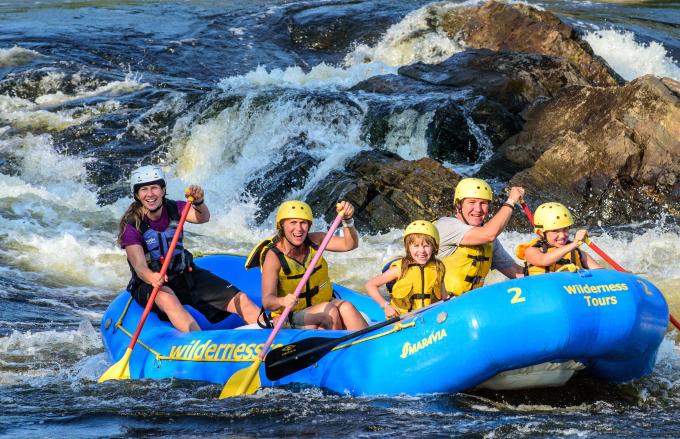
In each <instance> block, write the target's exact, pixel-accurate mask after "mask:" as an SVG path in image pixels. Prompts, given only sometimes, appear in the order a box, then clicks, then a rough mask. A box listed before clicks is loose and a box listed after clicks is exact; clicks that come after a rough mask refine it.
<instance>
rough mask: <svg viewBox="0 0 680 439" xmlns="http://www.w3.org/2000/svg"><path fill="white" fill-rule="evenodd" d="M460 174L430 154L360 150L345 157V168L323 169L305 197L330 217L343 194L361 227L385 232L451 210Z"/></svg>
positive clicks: (368, 230)
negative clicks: (327, 171) (413, 156)
mask: <svg viewBox="0 0 680 439" xmlns="http://www.w3.org/2000/svg"><path fill="white" fill-rule="evenodd" d="M460 178H461V177H460V176H459V175H458V174H456V173H455V172H453V171H451V170H450V169H448V168H445V167H444V166H442V165H441V163H439V162H437V161H436V160H432V159H430V158H423V159H420V160H414V161H408V160H402V159H401V158H399V156H398V155H396V154H392V153H389V152H384V151H364V152H362V153H360V154H358V155H357V156H355V157H354V158H352V159H351V160H350V161H349V163H347V166H346V170H345V171H342V172H338V171H336V172H333V173H331V174H329V175H328V177H327V178H326V179H324V180H323V181H322V182H321V183H320V184H319V185H318V186H317V187H316V189H315V190H314V192H313V193H312V194H310V195H309V196H308V197H307V201H308V202H309V203H310V205H311V206H312V209H314V211H315V212H324V214H325V216H326V219H328V220H332V218H333V217H334V216H335V203H336V202H337V201H338V200H341V199H345V200H348V201H350V202H351V203H352V204H353V205H354V206H355V208H356V213H355V219H356V222H357V227H358V228H359V229H360V230H361V231H364V232H371V233H375V232H386V231H388V230H390V229H392V228H398V229H400V228H403V227H405V226H406V224H408V223H409V222H411V221H414V220H416V219H428V220H430V219H434V218H437V217H439V216H443V215H452V214H453V192H454V190H455V188H456V184H457V183H458V181H459V180H460Z"/></svg>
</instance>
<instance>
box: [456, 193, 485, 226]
mask: <svg viewBox="0 0 680 439" xmlns="http://www.w3.org/2000/svg"><path fill="white" fill-rule="evenodd" d="M488 213H489V201H488V200H482V199H481V198H465V199H463V201H462V202H461V206H460V210H459V211H458V215H459V216H461V218H459V219H465V220H466V221H467V223H468V224H470V225H471V226H481V225H482V224H484V220H485V219H486V215H487V214H488Z"/></svg>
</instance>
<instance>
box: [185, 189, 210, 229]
mask: <svg viewBox="0 0 680 439" xmlns="http://www.w3.org/2000/svg"><path fill="white" fill-rule="evenodd" d="M185 196H186V197H187V198H189V197H192V198H193V200H194V201H193V202H192V206H191V209H190V210H189V213H188V214H187V221H189V222H190V223H194V224H203V223H207V222H208V221H210V210H209V209H208V205H207V204H205V193H204V192H203V189H202V188H201V187H200V186H197V185H194V184H192V185H191V186H189V187H188V188H187V189H186V191H185Z"/></svg>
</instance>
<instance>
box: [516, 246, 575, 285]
mask: <svg viewBox="0 0 680 439" xmlns="http://www.w3.org/2000/svg"><path fill="white" fill-rule="evenodd" d="M529 247H536V248H538V249H540V250H541V252H543V253H547V252H551V251H554V250H556V249H557V247H553V246H551V245H549V244H548V243H547V242H546V241H545V240H544V239H543V238H540V237H539V238H534V239H532V240H531V241H528V242H523V243H522V244H520V245H518V246H517V251H516V252H515V254H516V255H517V257H518V258H520V259H521V260H523V261H524V275H525V276H533V275H534V274H544V273H552V272H555V271H557V270H559V269H560V268H562V267H563V266H565V265H568V264H573V265H576V266H577V267H578V268H583V262H582V258H581V251H580V250H579V249H574V250H572V251H570V252H569V253H567V254H566V255H564V256H562V259H560V260H559V261H557V262H555V263H554V264H552V265H550V266H548V267H540V266H538V265H531V264H529V263H528V262H527V260H526V255H525V252H526V249H528V248H529Z"/></svg>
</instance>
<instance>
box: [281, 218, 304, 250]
mask: <svg viewBox="0 0 680 439" xmlns="http://www.w3.org/2000/svg"><path fill="white" fill-rule="evenodd" d="M309 226H310V222H309V221H307V220H303V219H298V218H290V219H286V220H283V221H282V229H283V234H284V236H285V237H286V240H287V241H288V242H290V243H291V244H292V245H294V246H295V247H299V246H301V245H302V244H303V243H304V242H305V239H306V238H307V233H309Z"/></svg>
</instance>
